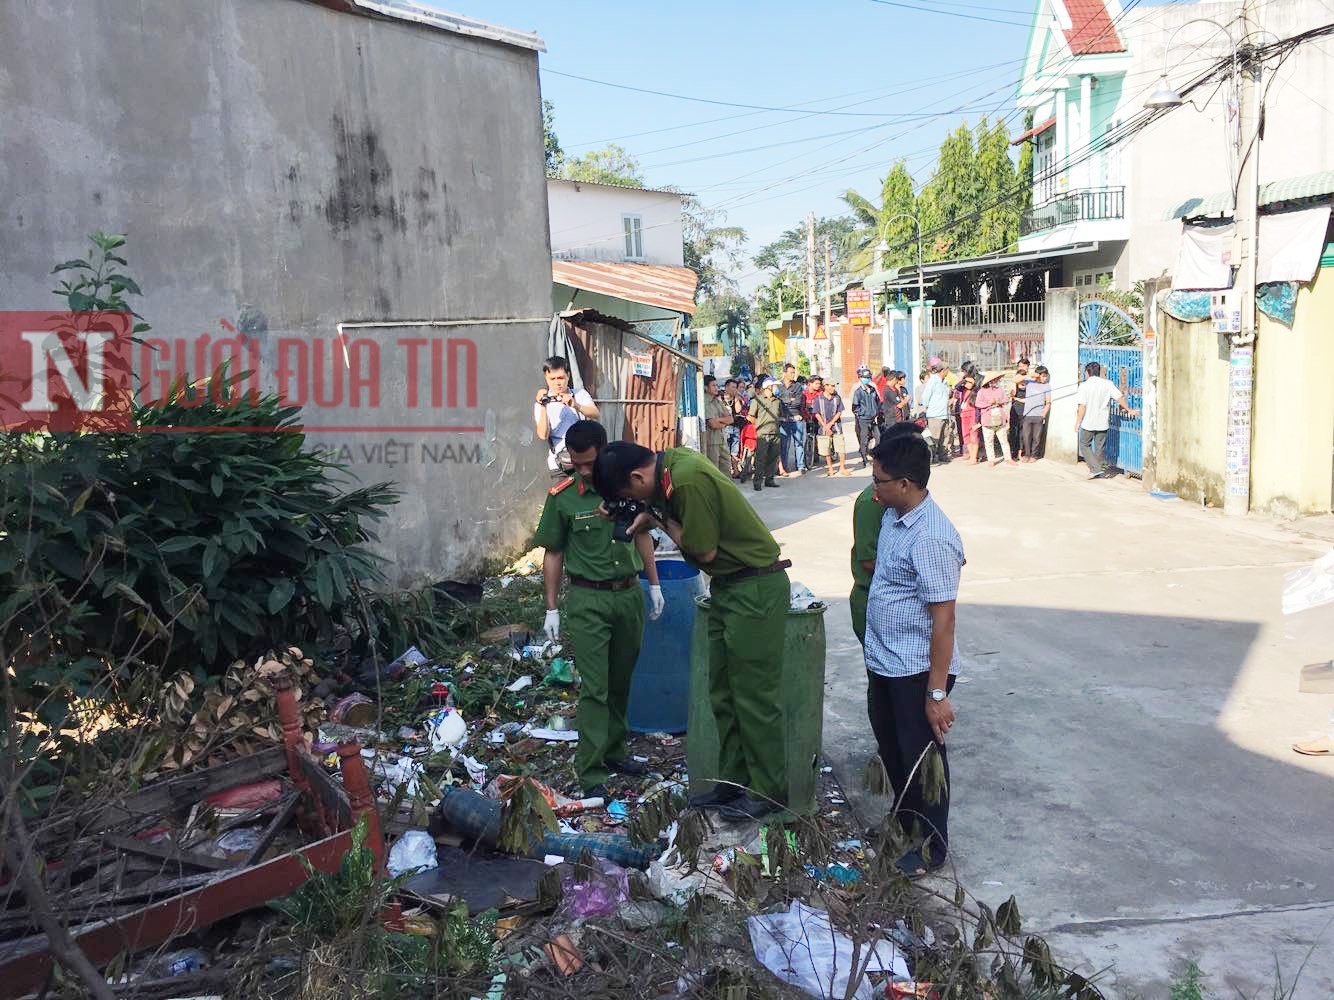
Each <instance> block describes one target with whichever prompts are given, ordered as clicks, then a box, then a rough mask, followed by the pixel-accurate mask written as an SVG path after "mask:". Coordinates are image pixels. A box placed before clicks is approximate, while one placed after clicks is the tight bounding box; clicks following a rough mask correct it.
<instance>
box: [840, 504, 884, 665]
mask: <svg viewBox="0 0 1334 1000" xmlns="http://www.w3.org/2000/svg"><path fill="white" fill-rule="evenodd" d="M884 515H885V508H884V507H882V506H880V502H879V501H878V500H876V498H875V484H874V483H872V484H871V485H870V486H868V487H866V489H864V490H862V491H861V492H860V493H858V494H857V499H856V500H854V501H853V503H852V593H850V594H849V595H848V607H849V609H850V610H851V611H852V631H853V632H854V633H855V634H856V636H857V641H858V642H860V643H862V644H863V645H865V643H866V600H867V598H868V597H870V596H871V577H872V576H874V575H875V556H876V551H877V549H878V548H879V545H880V522H881V521H882V520H883V519H884Z"/></svg>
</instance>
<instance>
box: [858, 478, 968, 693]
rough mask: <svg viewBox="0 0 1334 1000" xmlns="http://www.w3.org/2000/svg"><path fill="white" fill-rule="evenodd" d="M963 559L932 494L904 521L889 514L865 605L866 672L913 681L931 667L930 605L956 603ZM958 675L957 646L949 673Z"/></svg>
mask: <svg viewBox="0 0 1334 1000" xmlns="http://www.w3.org/2000/svg"><path fill="white" fill-rule="evenodd" d="M963 560H964V556H963V539H962V538H960V537H959V532H958V531H957V530H956V529H955V527H954V525H953V524H952V523H951V522H950V519H949V518H948V517H946V516H945V512H944V511H942V510H941V509H940V508H939V507H937V506H936V502H935V501H934V500H933V499H931V496H930V494H927V497H926V499H925V500H923V501H922V502H921V503H920V504H918V505H917V506H916V507H914V508H913V509H912V510H910V511H909V512H908V513H907V514H904V515H902V516H901V517H895V516H893V514H892V513H890V514H887V515H886V517H885V520H884V522H883V524H882V525H881V527H880V544H879V545H878V546H877V548H876V554H875V575H874V576H873V577H872V578H871V592H870V594H869V596H868V598H867V602H866V669H867V670H870V671H871V672H873V673H877V674H881V675H883V676H885V677H909V676H912V675H913V674H920V673H925V672H926V671H928V670H930V669H931V614H930V612H929V611H928V610H927V605H928V604H939V603H941V602H943V601H953V600H955V599H957V597H958V596H959V576H960V573H961V571H962V569H963ZM958 672H959V648H958V645H957V644H956V645H955V647H954V653H953V655H952V657H951V659H950V673H951V674H957V673H958Z"/></svg>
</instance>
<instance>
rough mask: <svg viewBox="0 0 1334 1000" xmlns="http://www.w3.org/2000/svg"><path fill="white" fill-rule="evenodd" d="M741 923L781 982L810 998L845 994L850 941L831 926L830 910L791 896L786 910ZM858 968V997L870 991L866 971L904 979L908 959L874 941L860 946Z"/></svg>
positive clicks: (763, 962) (757, 952)
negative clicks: (826, 910) (859, 976)
mask: <svg viewBox="0 0 1334 1000" xmlns="http://www.w3.org/2000/svg"><path fill="white" fill-rule="evenodd" d="M746 927H747V929H748V930H749V931H750V944H751V947H752V948H754V949H755V958H756V960H757V961H758V962H759V963H760V964H761V965H763V966H764V967H765V968H766V969H768V970H769V971H770V972H772V973H773V974H774V975H775V976H777V977H778V978H779V979H781V980H782V981H783V982H785V983H789V984H790V985H792V986H796V987H797V988H798V989H800V990H801V991H802V992H803V993H806V994H808V995H810V996H813V997H822V998H825V997H827V998H830V1000H832V998H835V997H837V998H842V997H845V996H847V995H848V979H849V977H850V974H851V971H852V941H851V940H849V939H848V938H846V937H844V936H843V935H842V934H840V933H838V932H837V931H835V930H834V928H833V927H832V926H831V925H830V923H829V914H827V913H824V912H822V911H821V910H814V909H812V908H811V907H809V906H806V905H805V904H803V903H801V902H800V901H798V900H793V901H792V904H791V906H790V907H788V911H787V912H786V913H769V914H765V915H764V916H759V917H751V918H750V919H748V920H747V921H746ZM858 971H859V972H861V973H862V975H861V979H860V981H859V982H858V983H857V989H856V991H855V992H854V993H853V994H852V996H854V997H856V998H857V1000H871V998H872V996H873V990H872V987H871V984H870V982H869V981H868V980H867V979H866V975H865V973H867V972H889V973H892V974H893V975H894V976H896V977H898V978H900V979H907V978H908V964H907V963H906V962H905V961H904V960H903V956H901V955H900V954H899V953H898V950H897V949H896V948H895V947H894V946H893V945H892V944H890V943H889V942H888V941H877V942H876V943H875V947H874V948H873V949H869V950H868V949H867V948H866V947H863V948H862V950H861V953H860V955H859V957H858Z"/></svg>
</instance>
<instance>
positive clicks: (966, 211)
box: [922, 122, 981, 260]
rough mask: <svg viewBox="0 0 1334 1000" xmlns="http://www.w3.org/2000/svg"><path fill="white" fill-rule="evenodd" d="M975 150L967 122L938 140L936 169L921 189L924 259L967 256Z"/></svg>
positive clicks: (976, 189) (975, 197) (975, 202)
mask: <svg viewBox="0 0 1334 1000" xmlns="http://www.w3.org/2000/svg"><path fill="white" fill-rule="evenodd" d="M976 160H977V153H976V150H975V148H974V145H973V133H972V130H971V129H969V127H968V124H967V122H964V123H962V124H960V125H959V127H958V128H957V129H955V130H954V131H953V132H952V133H950V135H948V136H947V137H946V138H945V141H944V142H942V143H941V144H940V155H939V156H938V158H937V160H936V172H935V174H934V175H933V176H932V178H931V179H930V180H929V181H927V182H926V186H925V187H924V188H923V189H922V230H923V233H924V240H925V247H924V250H923V255H924V256H925V258H926V259H927V260H947V259H949V258H952V257H968V256H971V255H972V254H973V251H974V248H975V247H976V245H977V243H976V241H975V240H974V238H973V230H972V227H971V225H970V222H969V220H968V216H969V215H970V214H971V213H973V212H975V211H976V210H977V209H978V207H979V205H980V201H979V196H980V193H981V189H980V185H979V184H978V178H977V163H976Z"/></svg>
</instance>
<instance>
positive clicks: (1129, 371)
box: [1079, 345, 1144, 475]
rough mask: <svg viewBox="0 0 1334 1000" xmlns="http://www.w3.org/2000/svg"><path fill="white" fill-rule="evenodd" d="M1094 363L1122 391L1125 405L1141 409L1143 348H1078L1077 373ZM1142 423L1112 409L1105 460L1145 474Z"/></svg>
mask: <svg viewBox="0 0 1334 1000" xmlns="http://www.w3.org/2000/svg"><path fill="white" fill-rule="evenodd" d="M1090 361H1096V362H1098V364H1100V365H1101V366H1102V374H1103V378H1106V379H1109V380H1110V381H1112V382H1114V383H1115V384H1116V385H1117V386H1118V387H1119V388H1120V390H1121V395H1122V396H1124V397H1125V399H1124V400H1123V401H1124V403H1125V405H1126V406H1128V407H1130V408H1131V409H1132V410H1142V409H1143V408H1144V349H1143V348H1140V347H1095V346H1087V345H1086V346H1081V347H1080V348H1079V370H1080V373H1081V374H1082V373H1083V371H1084V366H1085V365H1086V364H1088V363H1089V362H1090ZM1143 430H1144V424H1143V422H1142V421H1141V419H1140V418H1139V417H1127V416H1125V415H1124V414H1122V413H1121V411H1120V410H1119V409H1117V408H1116V407H1115V406H1113V407H1112V414H1111V418H1110V423H1109V424H1108V430H1107V453H1106V459H1107V463H1108V464H1109V465H1113V466H1115V467H1116V468H1118V469H1121V470H1122V471H1124V472H1129V473H1134V474H1135V475H1138V474H1140V473H1141V472H1143V471H1144V437H1143Z"/></svg>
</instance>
